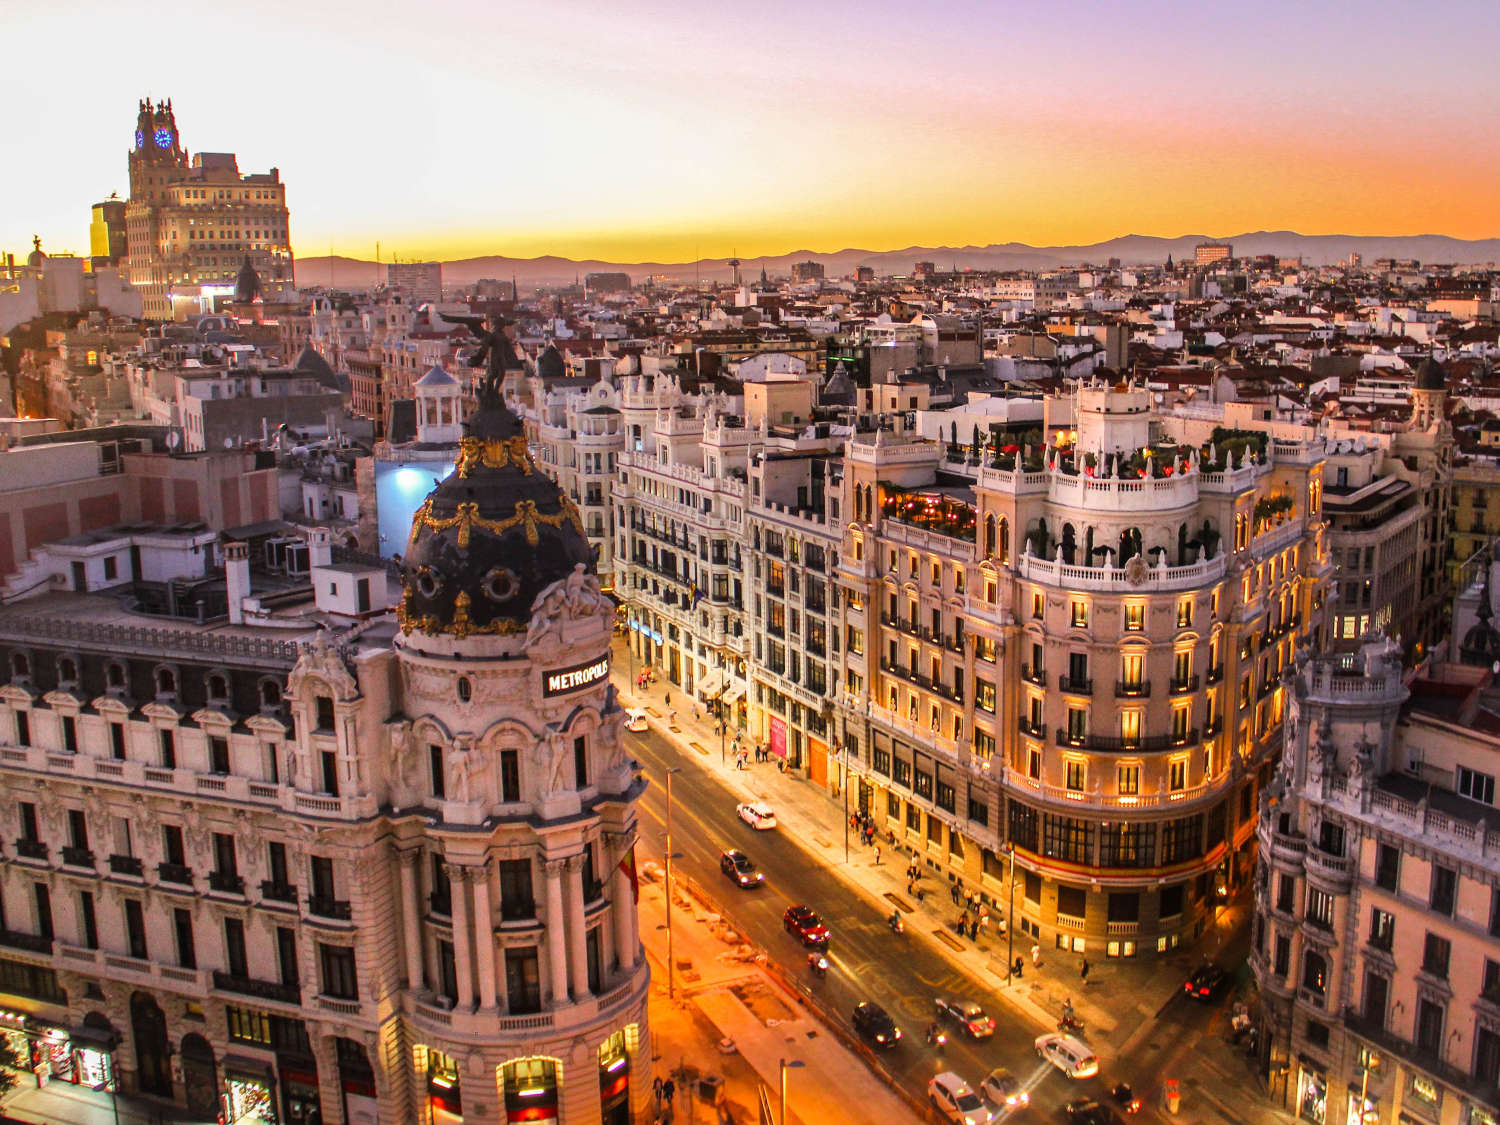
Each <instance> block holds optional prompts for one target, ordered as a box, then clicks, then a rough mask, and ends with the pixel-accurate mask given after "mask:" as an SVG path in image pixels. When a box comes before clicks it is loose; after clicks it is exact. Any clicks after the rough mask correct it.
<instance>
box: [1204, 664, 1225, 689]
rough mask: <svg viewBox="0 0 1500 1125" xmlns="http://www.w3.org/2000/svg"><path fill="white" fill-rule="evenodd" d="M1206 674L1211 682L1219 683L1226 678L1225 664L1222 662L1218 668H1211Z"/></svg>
mask: <svg viewBox="0 0 1500 1125" xmlns="http://www.w3.org/2000/svg"><path fill="white" fill-rule="evenodd" d="M1205 676H1206V678H1207V680H1208V682H1209V683H1211V684H1216V683H1218V682H1219V681H1220V680H1222V679H1223V678H1224V665H1222V664H1220V665H1219V666H1218V667H1217V668H1210V669H1209V670H1208V672H1207V673H1206V674H1205Z"/></svg>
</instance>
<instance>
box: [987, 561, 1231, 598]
mask: <svg viewBox="0 0 1500 1125" xmlns="http://www.w3.org/2000/svg"><path fill="white" fill-rule="evenodd" d="M1227 562H1228V555H1227V554H1224V553H1220V554H1219V555H1217V556H1216V557H1214V558H1212V559H1209V560H1208V561H1207V562H1198V563H1192V564H1190V565H1188V566H1147V567H1146V569H1145V571H1144V574H1142V575H1138V576H1137V577H1138V578H1139V581H1138V582H1132V581H1131V580H1130V579H1129V578H1127V577H1126V573H1127V572H1126V571H1125V569H1124V568H1119V567H1093V566H1069V565H1068V564H1067V563H1060V562H1051V561H1048V560H1046V559H1039V558H1037V557H1036V556H1035V555H1022V556H1021V558H1020V560H1019V563H1020V565H1019V567H1018V568H1017V569H1018V571H1019V573H1020V575H1021V577H1022V578H1025V579H1028V580H1030V581H1033V582H1044V583H1047V584H1049V585H1053V586H1063V587H1066V588H1068V589H1070V590H1120V591H1134V590H1139V591H1140V592H1142V593H1149V592H1150V591H1151V590H1152V589H1157V590H1177V589H1191V588H1194V587H1197V586H1205V585H1209V584H1211V583H1213V582H1216V581H1218V580H1219V579H1220V578H1223V577H1224V573H1225V566H1226V565H1227Z"/></svg>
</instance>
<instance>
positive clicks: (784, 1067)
mask: <svg viewBox="0 0 1500 1125" xmlns="http://www.w3.org/2000/svg"><path fill="white" fill-rule="evenodd" d="M806 1065H807V1064H806V1063H805V1062H803V1061H802V1060H801V1059H782V1060H781V1118H780V1123H781V1125H786V1072H787V1071H789V1070H796V1069H798V1068H799V1067H804V1066H806Z"/></svg>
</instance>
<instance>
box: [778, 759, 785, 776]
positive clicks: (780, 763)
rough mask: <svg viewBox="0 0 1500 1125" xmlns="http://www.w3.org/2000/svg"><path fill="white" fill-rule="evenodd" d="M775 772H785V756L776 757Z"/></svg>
mask: <svg viewBox="0 0 1500 1125" xmlns="http://www.w3.org/2000/svg"><path fill="white" fill-rule="evenodd" d="M776 772H777V773H786V759H785V758H777V759H776Z"/></svg>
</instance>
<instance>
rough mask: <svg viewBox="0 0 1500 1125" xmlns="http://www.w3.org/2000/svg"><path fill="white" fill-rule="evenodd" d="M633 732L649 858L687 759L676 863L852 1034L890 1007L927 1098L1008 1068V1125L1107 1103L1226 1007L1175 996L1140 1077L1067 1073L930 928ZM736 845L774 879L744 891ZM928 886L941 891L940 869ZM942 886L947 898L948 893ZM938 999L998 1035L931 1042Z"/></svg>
mask: <svg viewBox="0 0 1500 1125" xmlns="http://www.w3.org/2000/svg"><path fill="white" fill-rule="evenodd" d="M628 737H629V739H630V747H631V752H632V753H633V754H634V756H635V757H636V758H637V759H638V760H639V761H640V762H641V764H642V765H643V766H644V767H645V770H646V776H647V777H648V778H649V779H650V782H651V785H650V788H649V789H648V791H647V794H646V797H645V799H644V801H643V808H642V831H641V844H642V857H641V858H642V859H643V860H645V859H652V860H656V861H658V862H659V861H660V860H661V859H662V857H663V854H664V851H665V847H664V845H665V817H666V775H665V770H666V768H667V767H668V766H669V765H676V766H679V767H681V772H679V773H677V774H675V775H674V777H673V780H672V805H673V808H672V840H673V850H674V851H675V852H676V853H677V855H678V858H677V860H676V865H677V867H676V870H678V871H680V872H681V873H683V874H686V875H688V876H690V877H691V878H692V879H693V880H694V881H696V882H697V883H698V884H699V885H700V886H702V887H703V888H704V889H705V890H706V892H707V893H708V894H709V895H710V896H713V897H714V898H716V899H717V900H718V903H719V905H720V906H721V907H722V909H723V912H724V915H725V916H726V917H727V918H728V920H729V921H730V922H731V923H732V924H733V925H734V926H735V928H736V929H737V930H738V931H739V932H740V933H742V934H743V935H745V936H746V937H747V938H748V939H749V940H750V941H751V942H753V943H754V944H756V945H758V946H760V947H761V948H763V949H765V950H766V951H767V954H768V956H769V958H770V959H771V960H772V961H773V962H775V963H776V964H777V965H779V966H780V967H781V968H782V970H783V971H784V972H785V973H786V974H787V975H788V976H790V977H793V978H795V979H798V980H800V981H802V982H803V984H804V986H805V988H806V990H807V991H808V992H809V993H810V994H811V995H812V997H813V1000H814V1003H815V1004H816V1005H817V1006H818V1007H819V1008H820V1009H821V1011H822V1013H823V1015H824V1017H825V1019H828V1020H830V1021H837V1022H838V1023H839V1024H840V1025H841V1026H842V1027H844V1028H845V1029H846V1030H849V1031H850V1033H851V1034H852V1027H851V1024H850V1015H851V1012H852V1011H853V1009H854V1006H855V1004H857V1003H859V1002H860V1001H873V1002H874V1003H877V1004H880V1005H881V1006H882V1007H884V1008H885V1009H886V1010H887V1011H888V1012H889V1013H890V1014H891V1015H892V1017H893V1018H894V1019H895V1021H896V1024H897V1025H898V1026H899V1027H900V1028H901V1030H902V1033H903V1038H902V1041H901V1044H900V1045H899V1046H898V1047H896V1048H895V1049H893V1050H888V1051H883V1052H881V1061H882V1063H883V1064H884V1065H885V1067H886V1068H887V1070H888V1072H889V1073H890V1074H891V1075H892V1076H894V1077H895V1079H896V1080H897V1081H899V1082H900V1083H902V1084H903V1085H904V1086H905V1087H906V1088H907V1089H909V1090H911V1091H912V1092H913V1093H914V1094H916V1096H917V1097H919V1098H921V1099H923V1100H925V1099H926V1096H927V1081H928V1079H930V1078H931V1077H932V1076H933V1075H934V1074H937V1073H939V1072H941V1071H944V1070H952V1071H955V1072H956V1073H957V1074H958V1075H959V1076H960V1077H962V1078H963V1079H964V1080H966V1081H967V1082H969V1083H970V1084H971V1085H974V1086H976V1087H977V1085H978V1083H979V1081H980V1080H981V1079H982V1078H984V1076H985V1075H987V1074H988V1073H989V1072H990V1070H992V1069H993V1068H995V1067H1002V1066H1003V1067H1005V1068H1006V1069H1008V1070H1010V1072H1011V1073H1012V1074H1014V1075H1015V1076H1016V1077H1017V1078H1018V1079H1019V1080H1020V1081H1021V1082H1022V1084H1023V1085H1025V1087H1026V1088H1027V1089H1028V1090H1029V1091H1030V1093H1031V1106H1030V1108H1029V1109H1026V1110H1022V1111H1019V1112H1016V1113H1013V1114H1012V1115H1011V1116H1010V1117H1008V1118H1006V1120H1008V1121H1014V1122H1016V1123H1017V1125H1022V1123H1026V1122H1034V1121H1036V1122H1039V1121H1056V1120H1058V1119H1059V1111H1060V1110H1061V1107H1062V1106H1063V1104H1064V1103H1065V1102H1067V1101H1069V1100H1072V1099H1076V1098H1081V1097H1097V1098H1099V1099H1100V1100H1101V1101H1103V1100H1105V1098H1106V1095H1107V1091H1108V1090H1109V1088H1110V1087H1112V1086H1113V1085H1114V1084H1115V1083H1116V1082H1119V1081H1121V1080H1122V1079H1123V1080H1124V1081H1128V1082H1131V1083H1132V1084H1134V1085H1137V1086H1138V1087H1141V1088H1145V1087H1151V1086H1155V1085H1156V1084H1157V1080H1158V1078H1159V1076H1160V1074H1161V1073H1162V1072H1161V1069H1160V1067H1161V1066H1162V1064H1163V1062H1164V1061H1165V1059H1164V1056H1166V1057H1171V1056H1173V1055H1176V1054H1177V1053H1178V1052H1180V1051H1181V1050H1182V1049H1183V1048H1184V1045H1186V1044H1188V1043H1191V1042H1192V1041H1194V1040H1196V1039H1197V1038H1198V1037H1199V1036H1201V1034H1202V1033H1203V1032H1204V1031H1205V1030H1207V1028H1208V1026H1209V1023H1210V1021H1211V1020H1212V1018H1213V1015H1214V1013H1215V1009H1216V1008H1217V1007H1218V1005H1212V1006H1211V1005H1201V1004H1195V1003H1192V1002H1191V1001H1189V1000H1187V999H1186V998H1182V997H1179V998H1178V999H1175V1000H1172V1001H1171V1002H1169V1004H1168V1005H1167V1007H1166V1009H1165V1010H1164V1011H1163V1014H1162V1018H1161V1019H1160V1020H1158V1021H1157V1024H1158V1026H1160V1027H1161V1034H1160V1035H1153V1036H1151V1039H1152V1043H1151V1044H1150V1046H1151V1047H1155V1048H1157V1049H1156V1050H1149V1049H1147V1050H1144V1051H1143V1052H1142V1058H1141V1059H1140V1064H1141V1071H1140V1073H1134V1072H1133V1071H1134V1070H1135V1068H1134V1067H1132V1066H1131V1065H1130V1063H1129V1060H1127V1061H1126V1062H1125V1063H1123V1064H1121V1065H1119V1066H1116V1067H1115V1068H1114V1069H1113V1070H1111V1069H1110V1068H1108V1067H1106V1068H1105V1069H1102V1070H1101V1072H1100V1074H1099V1075H1098V1076H1097V1077H1096V1078H1091V1079H1082V1080H1076V1079H1070V1078H1067V1077H1065V1076H1064V1075H1063V1074H1062V1073H1061V1072H1060V1071H1058V1070H1056V1069H1055V1068H1053V1067H1052V1066H1051V1065H1050V1064H1048V1063H1045V1062H1043V1061H1042V1060H1041V1059H1039V1058H1038V1057H1037V1054H1036V1051H1035V1048H1034V1046H1033V1041H1034V1039H1035V1037H1036V1035H1037V1034H1039V1032H1038V1031H1037V1030H1036V1029H1034V1028H1033V1027H1031V1026H1029V1025H1026V1024H1023V1023H1021V1022H1020V1021H1018V1020H1017V1019H1016V1018H1015V1017H1014V1015H1013V1014H1012V1013H1011V1011H1010V1010H1009V1009H1008V1008H1006V1007H1004V1006H1002V1005H1001V1004H1000V1003H998V1002H997V1001H996V999H995V994H994V993H993V991H991V990H990V989H988V988H987V987H985V986H983V985H980V984H978V983H977V982H976V980H974V979H971V978H970V977H969V976H968V975H967V974H965V973H963V972H961V971H960V970H958V969H957V968H955V967H954V966H953V965H952V963H951V962H950V961H949V960H948V959H947V958H946V957H944V956H943V955H941V954H940V953H939V952H938V951H937V949H936V948H935V947H934V941H935V940H936V939H935V938H934V937H932V935H929V934H919V933H917V932H916V930H915V927H913V926H908V928H907V931H906V933H905V934H904V935H900V936H898V935H896V934H894V933H893V932H892V931H891V929H890V927H889V925H888V924H887V921H886V919H887V917H888V916H889V914H890V911H885V912H884V913H882V912H881V911H880V910H878V909H877V908H876V907H875V906H874V905H872V904H871V902H870V901H869V900H868V899H866V898H865V897H863V896H861V895H860V894H858V893H856V892H855V891H853V890H852V889H850V888H849V887H848V886H846V885H845V884H844V883H843V882H842V881H841V880H840V879H837V878H834V877H833V876H831V875H830V874H828V873H826V872H825V871H823V870H822V869H821V868H820V866H819V865H818V864H817V863H816V862H815V861H814V860H813V859H812V858H811V857H810V856H809V854H808V853H807V852H806V851H804V850H803V849H802V848H800V847H798V845H797V843H796V842H795V841H792V840H789V839H787V838H785V836H784V835H783V832H782V830H781V829H779V828H778V829H772V830H769V831H757V830H755V829H753V828H751V827H750V826H749V825H748V824H746V823H744V822H743V821H742V820H741V819H740V818H739V817H738V816H736V814H735V806H736V804H737V798H736V797H735V796H734V795H732V794H731V793H730V792H729V791H728V790H727V789H725V788H724V787H723V786H722V785H721V784H720V783H719V781H718V780H717V779H716V778H715V777H714V776H713V775H712V774H711V773H710V772H708V771H707V770H704V769H702V768H700V767H699V766H698V764H697V763H696V762H695V761H693V760H692V756H691V755H688V756H686V757H684V756H682V755H680V754H679V753H678V751H677V750H676V748H675V747H674V746H672V745H671V744H670V743H668V742H667V741H666V740H665V739H663V738H662V737H661V736H659V735H658V734H656V733H655V732H654V731H652V732H646V733H639V734H630V735H628ZM731 847H732V848H737V849H739V850H740V851H742V852H744V853H746V854H747V855H748V856H750V858H751V859H752V860H754V861H755V863H756V865H757V866H758V867H759V868H760V870H761V871H762V872H764V874H765V876H766V879H765V883H764V885H762V886H761V887H760V888H758V889H755V890H741V889H740V888H738V887H737V886H736V885H735V884H734V883H732V882H731V881H730V880H729V879H728V878H727V877H726V876H724V875H723V874H722V873H721V871H720V870H719V855H720V853H721V852H722V851H723V850H724V849H726V848H731ZM896 862H900V860H899V859H898V860H896ZM928 885H929V890H930V889H931V888H932V879H931V877H930V876H929V878H928ZM938 890H939V892H940V893H941V891H942V888H941V887H939V888H938ZM794 903H805V904H807V905H809V906H811V907H812V908H813V909H814V910H816V911H818V913H819V914H820V915H822V918H823V921H824V923H825V924H826V925H827V926H828V927H829V929H830V931H831V933H832V938H831V942H830V945H829V960H830V962H831V964H830V967H829V971H828V974H827V976H826V977H825V978H822V979H818V978H815V977H814V976H813V974H812V973H811V971H810V970H809V969H808V966H807V954H806V952H805V951H804V950H803V948H802V946H801V943H800V942H799V941H798V940H797V939H795V938H794V937H793V936H792V935H790V934H788V933H787V932H786V931H785V929H784V927H783V924H782V914H783V912H784V911H785V910H786V908H787V907H788V906H790V905H792V904H794ZM929 925H930V924H929ZM976 968H977V967H976ZM975 976H976V977H977V976H978V973H977V972H976V974H975ZM938 996H947V997H951V998H956V999H962V1000H970V1001H975V1002H978V1003H979V1004H980V1005H981V1006H983V1007H984V1008H985V1010H986V1011H987V1012H988V1013H989V1014H990V1015H991V1016H993V1017H995V1020H996V1024H997V1027H996V1030H995V1034H994V1035H993V1036H992V1037H990V1038H988V1039H985V1040H979V1041H974V1040H970V1039H967V1038H966V1037H964V1036H962V1035H961V1034H959V1033H957V1032H956V1030H955V1029H953V1028H951V1027H950V1028H949V1039H948V1043H947V1045H946V1046H945V1047H943V1048H935V1047H931V1046H928V1045H927V1043H926V1042H925V1036H924V1032H925V1029H926V1028H927V1026H928V1025H929V1024H930V1023H931V1022H933V1020H934V1018H935V1016H934V1008H933V1002H934V1000H935V998H936V997H938ZM1094 999H1095V1001H1096V1002H1097V1001H1098V999H1099V998H1098V997H1097V996H1096V997H1094ZM1162 1048H1165V1050H1163V1049H1162ZM1174 1048H1175V1050H1174Z"/></svg>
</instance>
